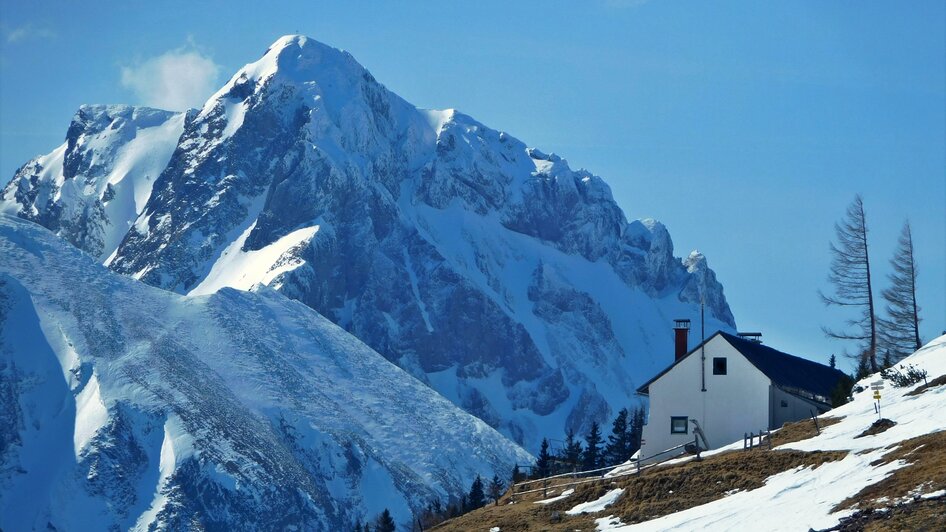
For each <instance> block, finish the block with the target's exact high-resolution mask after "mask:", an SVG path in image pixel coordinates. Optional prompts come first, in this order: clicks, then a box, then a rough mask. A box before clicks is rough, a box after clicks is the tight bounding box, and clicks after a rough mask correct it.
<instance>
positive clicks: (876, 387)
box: [870, 380, 884, 420]
mask: <svg viewBox="0 0 946 532" xmlns="http://www.w3.org/2000/svg"><path fill="white" fill-rule="evenodd" d="M870 389H871V390H873V391H874V410H876V411H877V419H878V420H879V419H883V417H882V416H881V415H880V390H883V389H884V381H882V380H880V381H874V382H872V383H870Z"/></svg>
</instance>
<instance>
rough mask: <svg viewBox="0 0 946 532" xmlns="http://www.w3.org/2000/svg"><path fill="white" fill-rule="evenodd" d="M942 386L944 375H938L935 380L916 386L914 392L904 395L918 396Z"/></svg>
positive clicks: (944, 381)
mask: <svg viewBox="0 0 946 532" xmlns="http://www.w3.org/2000/svg"><path fill="white" fill-rule="evenodd" d="M944 384H946V375H940V376H939V377H936V378H935V379H933V380H931V381H930V382H928V383H926V384H922V385H920V386H917V388H916V389H915V390H910V391H909V392H907V393H906V394H904V395H920V394H921V393H923V392H925V391H926V390H929V389H930V388H935V387H936V386H942V385H944Z"/></svg>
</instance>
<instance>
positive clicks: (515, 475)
mask: <svg viewBox="0 0 946 532" xmlns="http://www.w3.org/2000/svg"><path fill="white" fill-rule="evenodd" d="M510 480H511V481H512V483H513V484H515V483H516V482H519V481H520V480H522V470H521V469H519V464H516V465H515V466H513V468H512V479H510Z"/></svg>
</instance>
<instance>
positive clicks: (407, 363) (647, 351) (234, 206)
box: [0, 36, 735, 449]
mask: <svg viewBox="0 0 946 532" xmlns="http://www.w3.org/2000/svg"><path fill="white" fill-rule="evenodd" d="M316 67H317V68H316ZM183 116H184V118H183V119H182V120H183V122H184V123H183V128H182V132H181V135H180V137H179V138H178V139H176V140H174V141H173V142H171V141H167V142H166V144H165V145H164V146H170V145H171V144H173V148H172V149H173V154H172V155H171V156H170V158H169V160H168V163H167V166H166V167H165V168H164V169H163V170H162V172H161V174H160V177H158V178H157V179H156V180H155V181H154V184H153V187H152V189H151V195H150V196H149V198H148V200H147V202H146V204H145V206H144V207H143V208H141V209H140V210H139V211H137V217H136V218H135V220H134V222H133V223H132V224H131V226H130V228H129V229H128V230H127V232H126V233H125V234H124V236H123V237H122V239H121V243H120V244H119V245H118V246H117V248H116V249H115V251H114V253H113V254H112V255H110V256H109V257H108V259H107V263H108V265H109V267H110V268H112V269H113V270H115V271H118V272H121V273H125V274H127V275H130V276H132V277H135V278H138V279H141V280H143V281H145V282H147V283H149V284H153V285H155V286H159V287H162V288H166V289H170V290H174V291H177V292H180V293H193V294H198V293H209V292H212V291H214V290H216V289H219V288H220V287H222V286H235V287H238V288H241V289H248V288H249V287H251V286H252V285H254V284H255V283H258V282H263V283H264V284H268V285H270V286H271V287H273V288H274V289H276V290H279V291H280V292H282V293H283V294H285V295H288V296H290V297H292V298H294V299H297V300H299V301H301V302H303V303H304V304H306V305H308V306H310V307H312V308H313V309H316V310H317V311H319V312H320V313H321V314H323V315H325V316H326V317H328V318H329V319H331V320H332V321H333V322H335V323H337V324H339V325H341V326H342V327H343V328H345V329H346V330H348V331H349V332H351V333H352V334H354V335H355V336H356V337H358V338H360V339H362V340H363V341H365V342H366V343H368V344H369V345H370V346H371V347H372V348H374V349H375V350H377V351H378V352H380V353H382V354H383V355H384V356H385V357H387V358H388V359H389V360H391V361H393V362H395V363H397V364H398V365H399V366H401V367H402V368H404V369H406V370H407V371H408V372H409V373H411V374H412V375H414V376H415V377H417V378H419V379H421V380H422V381H424V382H426V383H428V384H429V385H430V386H432V387H433V388H435V389H436V390H437V391H438V392H440V393H441V394H443V395H444V396H446V397H449V398H451V400H453V401H454V402H455V403H456V404H458V405H460V406H461V407H463V408H464V409H466V410H467V411H469V412H472V413H474V414H475V415H477V416H479V417H481V418H482V419H485V420H488V421H489V422H490V423H491V424H492V425H493V426H495V427H497V428H499V429H500V430H501V431H502V432H504V433H505V434H507V435H509V436H511V437H513V438H514V439H516V441H519V442H521V443H523V444H524V445H526V446H527V447H528V448H530V449H536V448H537V447H538V442H539V440H540V439H541V437H542V436H543V435H553V434H556V433H560V432H562V431H564V429H565V428H572V429H574V430H576V431H577V432H582V431H584V430H585V429H587V427H588V426H589V424H590V423H591V422H592V421H598V422H603V421H605V420H606V419H608V418H609V417H610V416H611V415H612V414H613V412H615V411H617V410H618V409H619V408H621V407H623V406H625V405H627V404H628V403H632V402H635V401H637V399H636V398H635V397H633V390H634V383H635V382H642V381H643V379H645V378H646V377H647V376H649V375H652V374H653V373H655V372H656V371H657V370H659V369H660V368H661V367H662V366H663V365H664V364H665V363H668V362H669V360H670V358H671V353H672V347H671V346H672V338H671V333H670V327H669V324H670V322H671V320H672V319H675V318H691V319H696V318H697V317H698V316H699V305H700V302H701V301H705V305H706V316H707V329H708V331H709V332H712V331H714V330H716V329H724V330H730V331H732V330H734V329H735V321H734V319H733V317H732V314H731V312H730V310H729V307H728V305H727V303H726V300H725V296H724V295H723V290H722V286H721V285H720V284H719V282H718V281H717V280H716V277H715V273H714V272H713V271H712V270H710V269H709V268H708V266H707V264H706V259H705V257H703V256H702V255H700V254H693V255H691V256H690V257H688V258H687V259H678V258H675V257H674V255H673V243H672V240H671V238H670V235H669V232H668V231H667V229H666V228H665V227H664V226H663V225H662V224H660V223H659V222H656V221H652V220H643V221H631V222H628V221H627V219H626V218H625V216H624V213H623V211H622V210H621V209H620V208H619V207H618V206H617V204H616V203H615V202H614V200H613V198H612V196H611V191H610V188H609V187H608V186H607V184H606V183H605V182H604V181H603V180H602V179H601V178H600V177H597V176H595V175H593V174H591V173H590V172H587V171H585V170H578V171H574V170H572V169H571V168H569V167H568V164H567V162H566V161H565V160H564V159H562V158H561V157H559V156H556V155H550V154H546V153H544V152H542V151H540V150H538V149H535V148H529V147H528V146H526V145H525V144H524V143H522V142H521V141H519V140H518V139H516V138H514V137H512V136H510V135H508V134H506V133H504V132H500V131H496V130H493V129H490V128H488V127H486V126H484V125H483V124H481V123H479V122H477V121H476V120H474V119H473V118H471V117H469V116H467V115H464V114H463V113H460V112H456V111H425V110H419V109H417V108H415V107H414V106H412V105H411V104H409V103H407V102H406V101H404V100H403V99H402V98H400V97H399V96H397V95H396V94H394V93H392V92H390V91H389V90H387V89H386V88H385V87H384V86H383V85H381V84H380V83H378V82H377V81H376V80H375V79H374V77H373V76H371V74H370V73H368V71H367V70H365V69H364V68H363V67H361V65H359V64H358V63H357V62H356V61H355V60H354V58H352V57H351V55H350V54H347V53H346V52H341V51H339V50H336V49H334V48H331V47H329V46H327V45H323V44H321V43H317V42H316V41H314V40H311V39H307V38H304V37H300V36H287V37H284V38H281V39H279V40H277V41H276V43H274V45H273V46H271V47H270V48H269V49H268V50H267V52H266V53H265V54H264V56H263V58H262V59H260V60H259V61H257V62H254V63H250V64H248V65H247V66H245V67H243V68H242V69H240V70H239V71H238V72H237V73H236V74H235V75H234V76H233V77H231V79H230V80H229V81H228V82H227V83H226V84H225V85H224V86H223V87H222V88H221V89H220V90H219V91H218V92H217V93H216V94H215V95H214V96H213V97H211V98H210V99H209V100H208V101H207V103H206V104H205V105H204V106H203V107H202V108H201V109H200V110H199V111H191V112H188V113H185V114H184V115H183ZM77 129H82V128H81V127H78V128H77ZM83 131H84V133H85V134H86V135H88V136H91V137H96V136H97V135H98V134H99V133H98V131H97V130H95V129H94V128H93V129H85V130H83ZM79 148H81V146H79ZM164 149H167V148H166V147H165V148H164ZM64 150H68V147H67V148H64ZM93 151H94V150H93ZM50 173H55V169H51V170H47V174H50ZM44 176H45V177H44ZM89 179H92V180H93V181H95V179H97V178H96V177H95V176H89ZM60 181H62V182H64V181H65V179H63V178H58V177H57V178H51V177H48V176H46V175H45V174H42V175H41V174H39V173H37V172H36V171H34V170H31V169H29V168H27V170H26V171H22V172H20V173H18V175H17V177H15V178H14V180H13V181H11V183H10V184H9V185H8V186H7V187H6V188H5V190H4V193H3V196H2V202H0V212H8V213H16V214H20V215H23V214H24V213H25V214H27V215H29V213H30V212H32V211H33V210H35V211H37V212H38V213H48V214H46V217H47V218H49V219H55V218H56V215H57V213H59V212H66V213H69V212H70V210H69V209H61V208H59V207H57V205H58V204H57V203H56V201H52V202H47V203H45V204H42V203H41V202H37V201H30V200H31V198H34V197H35V198H39V197H40V196H39V195H38V194H33V195H31V192H32V191H34V190H36V189H38V188H41V186H49V187H51V188H55V186H56V183H58V182H60ZM48 182H51V183H52V184H51V185H44V183H48ZM103 199H104V196H97V197H94V198H93V197H91V196H90V197H89V201H88V203H89V204H91V205H96V202H98V203H101V204H103V205H107V204H109V203H110V201H102V200H103ZM74 210H75V209H74ZM83 212H84V211H83ZM39 221H41V222H42V221H43V220H39ZM95 223H97V220H96V219H83V220H80V221H79V222H75V225H80V226H81V225H89V224H91V225H93V226H94V225H95ZM44 225H47V226H55V224H54V223H52V222H49V221H48V220H47V223H45V224H44ZM88 230H89V231H93V232H94V230H95V229H94V227H93V228H91V229H88ZM61 233H62V232H61ZM62 236H65V237H66V238H67V239H69V240H70V241H71V242H73V243H75V244H77V245H80V247H81V245H83V242H82V241H81V240H80V239H77V238H71V236H70V235H69V234H63V235H62ZM86 247H88V246H86Z"/></svg>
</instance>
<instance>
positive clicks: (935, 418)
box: [597, 336, 946, 531]
mask: <svg viewBox="0 0 946 532" xmlns="http://www.w3.org/2000/svg"><path fill="white" fill-rule="evenodd" d="M907 364H912V365H914V366H916V367H918V368H921V369H925V370H926V371H927V373H928V377H927V379H928V380H930V381H932V380H933V379H934V378H936V377H938V376H941V375H946V336H941V337H939V338H937V339H935V340H933V341H931V342H930V343H928V344H927V345H926V346H924V347H923V348H922V349H920V350H919V351H917V352H916V353H915V354H913V355H912V356H910V357H907V358H906V359H905V360H904V361H903V362H902V363H901V365H907ZM876 380H881V379H880V375H879V374H875V375H872V376H871V377H868V378H867V379H864V380H863V381H861V382H860V383H858V384H859V385H860V386H862V387H864V388H865V389H864V390H863V391H861V392H859V393H856V394H855V396H854V400H853V401H852V402H850V403H848V404H846V405H844V406H841V407H839V408H836V409H834V410H831V411H829V412H827V413H826V414H824V415H825V416H830V417H840V416H843V417H844V418H843V419H842V420H841V422H839V423H837V424H834V425H831V426H828V427H826V428H824V429H822V430H821V434H820V435H818V436H816V437H813V438H810V439H807V440H802V441H798V442H794V443H789V444H786V445H783V446H780V447H778V448H777V449H798V450H802V451H817V450H849V451H851V452H850V453H849V454H848V455H847V456H846V457H845V458H844V459H842V460H839V461H836V462H828V463H825V464H823V465H821V466H820V467H818V468H816V469H812V468H807V467H800V468H797V469H793V470H790V471H785V472H783V473H779V474H777V475H774V476H772V477H769V478H768V479H767V480H766V482H765V485H764V486H763V487H761V488H759V489H755V490H751V491H745V492H738V493H735V494H733V495H730V496H728V497H725V498H723V499H719V500H716V501H713V502H711V503H708V504H705V505H702V506H698V507H695V508H690V509H688V510H685V511H682V512H678V513H674V514H670V515H667V516H665V517H661V518H659V519H655V520H653V521H648V522H645V523H640V524H636V525H629V526H628V525H622V524H621V523H620V521H619V520H618V519H616V518H614V517H613V516H609V517H606V518H601V519H598V520H597V523H598V528H599V530H620V531H637V530H736V529H741V528H745V527H746V524H747V523H755V524H756V525H757V526H761V527H762V528H764V529H766V530H809V529H814V530H820V529H826V528H831V527H833V526H835V525H837V524H838V522H839V520H840V519H841V518H842V517H846V516H848V515H850V514H851V513H853V511H851V510H844V511H840V512H834V513H832V509H833V508H834V507H835V506H836V505H837V504H838V503H840V502H841V501H843V500H845V499H846V498H848V497H851V496H853V495H856V494H857V493H858V492H860V491H861V490H862V489H863V488H864V487H866V486H868V485H871V484H875V483H877V482H880V481H881V480H883V479H884V478H885V477H887V476H888V475H890V474H891V473H893V472H894V471H895V470H897V469H899V468H902V467H905V466H906V465H908V463H907V462H905V461H903V460H895V461H892V462H890V463H888V464H882V465H876V464H875V463H874V462H875V461H878V460H879V459H880V458H882V457H883V456H884V455H885V454H887V453H889V452H890V451H891V449H889V448H888V446H896V444H898V443H899V442H902V441H904V440H907V439H910V438H914V437H917V436H922V435H924V434H930V433H933V432H938V431H942V430H946V386H937V387H934V388H930V389H929V390H927V391H925V392H923V393H921V394H919V395H916V396H907V395H905V394H906V393H907V392H909V391H911V390H912V389H914V388H915V387H916V386H918V385H915V386H909V387H906V388H894V387H893V386H892V384H891V383H890V382H889V381H885V389H884V390H883V392H882V399H881V401H882V402H881V409H882V410H881V411H882V414H883V416H884V417H885V418H888V419H892V420H894V421H896V422H897V424H896V425H895V426H893V427H891V428H890V429H888V430H886V431H884V432H881V433H879V434H876V435H872V436H866V437H862V438H855V436H858V435H859V434H861V433H862V432H863V431H864V430H865V429H866V428H867V427H869V426H870V425H871V423H873V422H874V421H876V420H877V414H876V413H875V411H874V407H873V404H874V400H873V398H872V392H871V390H870V386H869V384H870V383H871V382H873V381H876ZM920 384H922V382H921V383H920ZM741 447H742V442H736V443H734V444H733V445H732V446H729V447H728V448H724V449H717V450H715V451H712V452H710V453H704V456H707V455H712V454H718V453H720V452H725V451H726V450H735V449H741ZM916 489H917V493H918V494H924V493H925V492H930V491H931V489H930V488H928V487H924V486H923V485H922V484H921V485H919V486H917V488H916ZM925 496H926V497H927V498H930V497H938V496H939V495H936V494H935V493H925Z"/></svg>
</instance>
